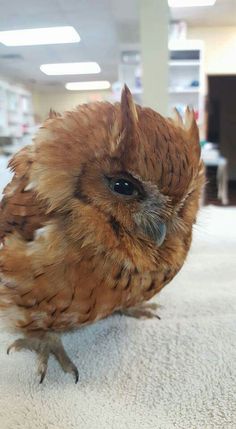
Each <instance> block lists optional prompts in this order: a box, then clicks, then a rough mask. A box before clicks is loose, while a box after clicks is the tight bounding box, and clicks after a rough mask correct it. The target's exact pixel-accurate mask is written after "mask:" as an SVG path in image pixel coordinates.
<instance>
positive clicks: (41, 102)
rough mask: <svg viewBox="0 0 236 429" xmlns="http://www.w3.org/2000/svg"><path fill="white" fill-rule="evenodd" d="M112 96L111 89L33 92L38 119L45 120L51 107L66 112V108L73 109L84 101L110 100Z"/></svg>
mask: <svg viewBox="0 0 236 429" xmlns="http://www.w3.org/2000/svg"><path fill="white" fill-rule="evenodd" d="M110 98H111V92H110V91H101V92H96V93H95V92H91V91H87V92H70V91H66V90H65V91H60V92H37V91H34V92H33V104H34V112H35V115H36V117H37V119H38V121H42V120H44V119H45V118H46V117H47V116H48V113H49V111H50V109H53V110H55V111H56V112H64V111H65V110H70V109H73V108H74V107H76V106H78V105H79V104H82V103H88V102H90V101H102V100H109V99H110Z"/></svg>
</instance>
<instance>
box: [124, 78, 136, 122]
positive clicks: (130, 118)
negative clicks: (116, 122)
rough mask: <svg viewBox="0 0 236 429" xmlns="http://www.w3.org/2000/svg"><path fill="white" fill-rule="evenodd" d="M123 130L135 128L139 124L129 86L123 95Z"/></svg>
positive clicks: (125, 87)
mask: <svg viewBox="0 0 236 429" xmlns="http://www.w3.org/2000/svg"><path fill="white" fill-rule="evenodd" d="M121 117H122V129H126V130H128V129H132V128H135V126H136V124H137V122H138V114H137V110H136V106H135V103H134V100H133V97H132V94H131V92H130V90H129V88H128V86H127V85H124V88H123V90H122V94H121Z"/></svg>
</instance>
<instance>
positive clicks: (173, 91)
mask: <svg viewBox="0 0 236 429" xmlns="http://www.w3.org/2000/svg"><path fill="white" fill-rule="evenodd" d="M169 93H171V94H198V93H200V88H199V87H197V88H182V89H180V88H169Z"/></svg>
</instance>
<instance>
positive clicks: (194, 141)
mask: <svg viewBox="0 0 236 429" xmlns="http://www.w3.org/2000/svg"><path fill="white" fill-rule="evenodd" d="M184 127H185V131H186V133H187V139H188V141H189V144H191V146H192V148H193V152H194V153H195V154H196V156H197V158H198V159H199V158H200V154H201V149H200V144H199V129H198V126H197V122H196V119H195V115H194V110H193V109H190V108H189V106H187V108H186V111H185V117H184Z"/></svg>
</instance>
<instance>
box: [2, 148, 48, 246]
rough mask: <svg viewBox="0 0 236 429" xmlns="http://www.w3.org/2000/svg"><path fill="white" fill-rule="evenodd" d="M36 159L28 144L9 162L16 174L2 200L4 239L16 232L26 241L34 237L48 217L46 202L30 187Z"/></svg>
mask: <svg viewBox="0 0 236 429" xmlns="http://www.w3.org/2000/svg"><path fill="white" fill-rule="evenodd" d="M33 162H34V161H33V152H32V147H31V146H27V147H25V148H23V149H22V150H21V151H20V152H18V153H17V154H16V155H15V156H14V157H13V158H12V159H11V161H10V163H9V167H10V168H11V170H12V171H13V172H14V176H13V178H12V180H11V182H10V183H9V184H8V185H7V186H6V187H5V189H4V191H3V198H2V201H1V203H0V242H2V241H3V239H4V237H5V236H6V235H7V234H9V233H12V232H14V231H17V232H18V233H19V234H20V235H21V236H22V237H23V238H24V239H25V240H32V239H33V236H34V231H35V230H36V229H38V228H40V227H41V226H42V225H43V223H44V222H45V221H46V220H48V215H46V214H45V210H44V208H43V206H42V204H41V203H40V201H38V200H37V198H36V194H35V192H34V191H33V190H32V189H30V182H29V172H30V168H31V165H32V163H33Z"/></svg>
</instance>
